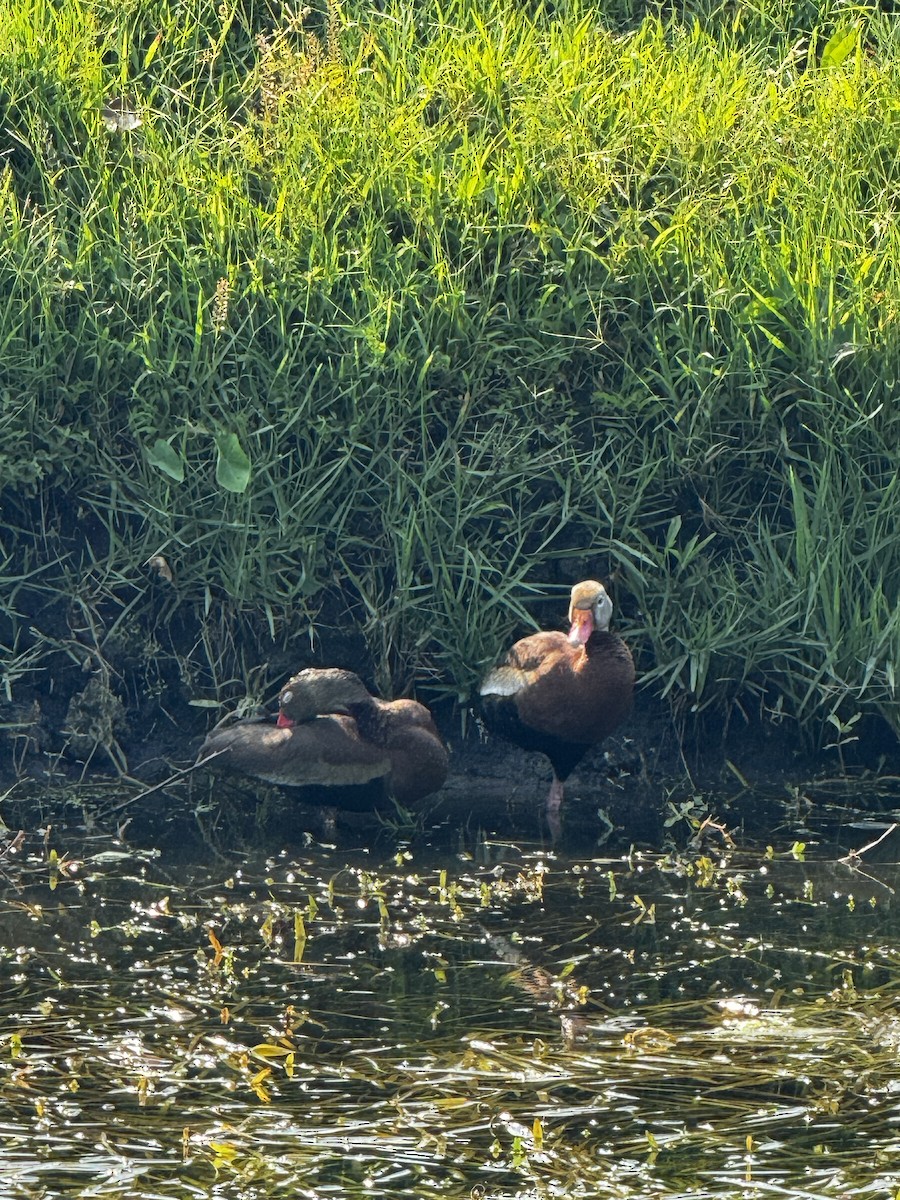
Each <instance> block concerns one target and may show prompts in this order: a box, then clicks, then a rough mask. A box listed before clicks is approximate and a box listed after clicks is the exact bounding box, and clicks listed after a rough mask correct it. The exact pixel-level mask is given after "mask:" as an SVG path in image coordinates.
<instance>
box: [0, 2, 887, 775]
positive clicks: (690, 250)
mask: <svg viewBox="0 0 900 1200" xmlns="http://www.w3.org/2000/svg"><path fill="white" fill-rule="evenodd" d="M880 7H881V6H879V5H876V4H871V5H864V4H863V5H853V6H848V5H845V4H842V3H838V2H829V0H824V2H821V3H813V2H812V0H809V2H805V3H804V2H796V3H794V2H790V0H761V2H760V3H759V4H756V5H744V4H739V5H733V4H730V3H729V4H723V5H721V6H717V5H715V4H704V3H686V4H685V5H683V6H677V7H672V8H669V7H667V6H666V7H657V6H654V7H653V8H652V9H645V8H644V7H642V6H641V5H639V4H637V3H628V2H627V0H626V2H622V3H616V2H614V0H611V2H609V3H604V4H586V3H580V2H579V0H572V2H569V0H562V2H561V3H558V4H553V5H542V4H534V5H528V4H522V3H519V2H518V0H449V2H448V3H444V4H442V3H439V2H437V0H431V2H428V3H417V4H410V3H406V2H404V0H385V3H383V4H379V5H377V6H376V5H369V4H365V3H361V2H358V0H352V2H348V3H343V4H342V3H337V2H335V3H332V4H330V5H329V6H328V7H327V8H323V7H320V6H313V7H312V8H311V9H307V8H303V9H300V8H297V9H291V8H290V7H288V6H284V5H278V4H275V3H272V4H271V5H269V6H267V5H265V4H262V3H253V2H251V0H247V2H246V3H240V2H239V0H234V2H232V0H225V3H222V4H220V3H213V2H212V0H197V2H196V3H194V4H191V5H187V6H186V5H184V4H182V3H172V2H169V0H134V2H133V3H128V4H124V5H122V4H116V5H113V4H111V3H109V2H108V0H64V2H63V3H60V4H48V3H45V2H44V0H3V2H2V3H0V13H2V22H0V68H2V69H0V74H2V79H3V84H2V88H0V111H2V116H3V120H2V129H3V135H2V151H3V160H2V161H3V163H4V167H3V172H2V175H0V305H2V313H3V319H2V354H0V465H2V482H3V491H2V505H3V530H2V533H0V554H2V559H0V561H2V564H3V572H2V573H3V580H2V585H0V609H2V612H0V627H2V635H0V641H2V643H3V653H2V664H0V669H2V681H3V684H4V688H5V693H6V699H7V701H8V702H9V701H24V700H28V701H30V700H31V699H32V698H33V696H34V695H36V694H37V695H42V696H46V695H48V694H49V691H50V689H49V686H48V683H47V681H48V680H49V679H51V678H52V679H53V680H54V681H55V684H56V693H55V695H56V698H57V702H62V701H61V700H60V697H62V700H65V701H67V700H68V699H69V698H71V697H72V694H73V693H74V692H75V691H76V690H77V689H78V688H81V687H82V686H83V679H84V676H83V675H82V674H81V671H82V669H83V668H85V667H87V668H88V669H90V670H93V671H94V672H95V674H96V673H99V674H100V676H101V679H102V681H103V682H104V683H106V684H107V685H108V691H109V692H110V693H111V694H114V695H119V696H120V698H121V700H123V701H124V702H125V704H126V707H133V706H137V705H140V704H153V705H155V706H156V707H157V708H159V707H163V708H168V709H169V710H171V709H172V707H173V705H174V704H175V703H176V700H180V701H181V702H183V701H184V700H185V699H187V698H189V699H191V700H193V701H195V702H197V701H199V702H201V703H202V702H205V703H209V704H214V703H216V702H221V701H224V700H233V699H235V698H236V697H237V696H241V695H243V694H244V693H247V694H248V695H252V694H258V693H259V692H260V691H263V690H265V688H266V687H267V686H269V684H270V682H271V681H270V680H268V679H267V677H266V674H265V663H266V661H267V660H269V659H270V658H276V657H278V655H280V656H281V660H280V662H279V668H280V666H281V665H282V662H283V663H284V664H285V665H287V664H289V666H290V667H291V668H293V669H296V668H297V667H298V666H300V665H302V664H303V662H304V661H308V660H309V658H310V657H312V656H313V655H314V654H315V652H317V650H318V648H319V646H320V645H321V641H320V639H322V638H323V636H326V632H327V630H328V629H329V628H335V627H336V628H338V629H343V628H347V627H350V626H355V627H357V628H359V629H361V630H362V632H363V634H364V637H365V640H366V644H367V650H368V655H369V661H370V663H371V670H372V673H373V674H374V676H375V678H376V679H377V681H378V682H379V683H380V685H381V686H382V687H383V688H384V689H385V691H387V692H390V691H399V690H402V689H405V688H408V687H409V686H410V684H411V681H412V680H413V679H414V678H415V679H416V681H417V684H418V686H419V687H420V688H424V689H425V693H426V695H427V696H430V697H431V698H432V699H435V698H440V697H445V698H463V697H465V696H466V695H467V694H468V692H469V689H470V687H471V684H472V681H473V680H474V679H475V678H476V677H477V675H478V673H479V672H480V671H481V669H482V667H483V665H484V664H485V662H487V661H488V660H490V659H491V658H492V656H493V655H494V653H495V651H496V649H497V647H498V645H500V644H501V642H503V641H505V640H506V639H508V637H509V636H510V634H511V633H512V632H513V627H514V626H518V628H519V629H520V630H521V627H522V625H523V624H525V623H527V621H528V620H529V619H530V618H531V617H533V616H535V615H537V616H538V617H539V618H540V619H541V620H543V621H544V622H548V623H550V624H554V623H555V622H556V621H557V620H558V617H559V609H560V608H561V606H562V604H563V601H562V599H561V597H563V596H564V594H565V587H564V586H556V585H563V584H565V583H568V582H571V580H572V579H573V578H577V577H581V576H583V575H585V574H587V573H596V574H598V575H601V576H603V577H606V576H609V575H611V576H612V577H613V578H614V580H615V582H616V585H617V594H616V600H617V605H618V609H619V627H620V628H621V629H623V631H624V632H625V633H626V636H627V637H628V639H629V641H630V643H631V644H632V645H633V647H634V648H635V650H636V652H639V653H640V657H641V662H642V674H643V677H644V679H645V681H648V682H650V683H654V684H655V685H656V687H657V688H658V690H659V691H660V692H661V693H662V694H664V695H665V696H667V697H669V698H670V699H671V700H672V701H673V702H674V703H675V704H676V705H677V706H678V708H679V709H680V710H681V711H683V712H688V711H694V710H697V709H702V708H704V707H707V706H710V707H712V706H714V707H716V708H718V709H722V708H723V707H727V706H730V705H732V704H737V705H739V706H741V707H742V708H743V709H744V710H745V711H749V710H750V709H751V708H752V709H755V710H757V711H759V710H767V711H769V712H770V713H771V714H773V715H775V716H776V717H778V718H782V717H787V718H796V719H798V720H800V721H801V722H802V723H803V724H804V727H805V728H807V729H809V730H810V731H811V732H812V734H813V736H815V737H818V736H820V735H822V734H823V733H825V732H828V733H830V735H831V740H835V738H836V739H837V741H838V742H839V743H840V742H841V741H842V740H849V738H850V737H852V736H855V733H854V729H855V723H856V721H857V720H858V718H859V716H860V714H863V713H867V714H871V713H875V714H878V715H880V716H881V717H882V718H884V719H885V720H886V721H887V723H888V724H889V725H890V726H891V727H892V728H893V729H894V730H898V729H900V708H898V704H897V696H896V682H897V681H896V672H897V669H898V664H900V596H898V589H900V540H898V538H897V536H896V530H897V528H898V526H900V482H898V471H897V467H898V455H900V450H898V447H900V415H898V410H897V405H896V399H895V393H896V389H897V382H898V365H900V337H898V314H900V280H898V263H900V229H898V219H897V209H898V203H900V201H898V195H900V158H898V155H897V145H898V142H900V24H898V22H897V20H896V18H895V17H894V16H893V15H891V14H889V13H882V12H881V11H880ZM548 593H549V594H550V595H551V597H552V596H558V597H560V599H559V600H558V601H556V602H555V603H554V606H553V607H552V608H548V607H542V608H541V609H539V610H535V609H534V606H533V605H532V604H531V601H532V600H533V599H534V598H536V597H545V596H546V595H547V594H548ZM260 664H261V666H260V670H259V672H257V673H256V674H254V670H253V668H254V667H256V666H258V665H260ZM287 673H289V671H287V670H285V671H283V672H282V674H283V675H284V674H287ZM64 680H68V681H69V682H67V683H66V682H64ZM79 680H80V681H81V682H79ZM76 699H77V697H76ZM63 707H64V706H63ZM101 716H102V720H101V721H100V726H99V732H98V731H97V728H95V727H94V726H90V727H89V729H88V733H87V734H85V733H84V729H83V726H79V731H80V736H88V737H89V738H90V737H93V744H94V745H95V747H100V749H101V750H102V751H105V753H106V756H107V757H110V758H112V759H113V761H114V762H116V761H117V740H116V739H117V734H116V726H115V719H116V717H117V714H116V713H113V714H112V715H111V714H110V713H109V712H105V713H104V714H101ZM118 719H122V718H121V716H119V718H118ZM5 720H6V722H7V724H12V725H13V726H14V727H16V728H17V729H18V731H19V732H21V731H22V730H23V729H24V730H25V731H26V732H27V731H28V729H30V728H31V726H29V724H28V722H29V721H32V717H30V716H28V715H27V714H26V715H24V716H23V715H22V713H21V712H14V711H10V712H7V713H6V716H5ZM72 722H74V717H73V718H72ZM104 722H105V723H104ZM71 728H73V730H74V724H72V725H71ZM91 730H93V732H91ZM73 735H74V734H73ZM29 736H32V735H31V734H29ZM33 736H35V737H37V734H34V735H33ZM101 756H102V755H101ZM117 765H118V764H117Z"/></svg>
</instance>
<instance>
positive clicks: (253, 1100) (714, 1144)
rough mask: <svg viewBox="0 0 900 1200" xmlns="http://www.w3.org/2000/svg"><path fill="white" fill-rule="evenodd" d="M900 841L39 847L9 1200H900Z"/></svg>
mask: <svg viewBox="0 0 900 1200" xmlns="http://www.w3.org/2000/svg"><path fill="white" fill-rule="evenodd" d="M870 840H871V837H870V835H869V834H868V833H866V832H864V831H863V830H860V836H859V838H858V840H857V843H856V844H858V845H860V846H862V845H864V844H865V843H866V842H868V841H870ZM735 843H737V844H735ZM897 845H900V839H898V841H897V842H896V843H894V844H893V850H892V848H891V847H892V843H891V840H890V839H886V842H885V844H884V845H882V846H880V847H879V856H880V858H881V859H882V861H880V862H879V863H878V865H877V866H876V865H872V864H871V863H869V862H868V861H864V860H862V859H860V860H854V859H850V860H847V861H845V862H839V861H837V857H838V856H837V855H836V853H835V852H834V851H832V850H828V849H826V848H825V847H824V845H823V846H820V847H819V848H812V849H811V848H810V847H809V846H807V849H806V850H805V851H804V850H803V849H801V848H800V846H799V844H798V841H797V837H796V832H795V831H793V832H792V833H791V835H790V837H788V838H786V839H782V844H780V845H778V846H775V847H774V848H768V849H767V848H766V847H765V846H764V845H762V846H753V845H750V844H746V843H745V844H740V839H739V838H735V839H733V840H732V842H731V843H729V841H728V840H727V839H724V838H720V839H718V840H716V839H713V843H712V844H705V845H698V846H695V847H694V848H693V849H692V850H691V851H690V852H689V853H683V854H681V855H676V854H670V855H666V856H663V855H659V854H655V855H654V854H649V853H636V852H635V853H632V854H625V855H610V856H609V857H604V858H587V859H570V858H565V857H563V856H559V855H553V854H548V853H547V852H546V851H545V850H544V849H543V848H541V847H536V846H530V845H527V844H516V843H512V842H506V843H502V844H499V843H497V844H485V843H482V844H480V845H479V846H478V847H477V855H476V857H478V858H480V860H481V862H476V861H475V857H473V855H472V854H471V853H470V854H451V853H448V852H447V850H446V849H443V848H434V847H429V846H428V845H425V844H422V845H417V846H414V847H413V848H412V849H406V850H402V851H399V852H397V851H396V850H392V851H388V850H387V849H386V848H382V849H379V850H378V851H374V852H368V853H366V852H364V851H361V850H360V851H352V852H351V851H347V850H337V849H335V848H333V847H327V846H323V845H313V846H310V847H309V848H308V849H307V850H306V851H305V852H304V853H303V854H302V855H300V854H296V853H293V852H292V853H287V852H285V853H282V854H279V855H277V856H274V857H269V858H260V859H258V860H249V861H246V862H242V863H241V864H240V866H239V867H236V866H229V865H227V864H222V863H221V862H217V863H214V864H212V865H210V864H209V863H206V864H201V863H196V864H193V865H186V864H176V863H174V862H172V861H168V860H167V858H166V856H162V855H159V854H156V853H155V852H153V851H150V850H143V851H142V850H140V849H135V848H132V847H126V846H124V845H122V844H120V843H118V842H116V840H115V839H114V838H112V837H106V836H104V835H101V834H94V835H91V836H89V835H87V834H85V833H84V831H83V830H81V831H79V830H76V829H69V830H60V831H52V830H51V832H50V834H49V835H48V836H47V837H46V838H42V837H41V836H39V835H34V836H33V837H26V838H25V839H24V841H23V844H22V846H21V847H20V849H19V851H18V853H17V854H15V855H7V856H6V857H5V858H4V859H2V863H3V868H4V871H5V877H4V883H3V894H2V903H0V968H2V971H3V977H4V987H3V989H2V992H0V1011H2V1029H3V1031H4V1033H3V1037H2V1042H0V1046H2V1059H0V1087H2V1096H3V1115H2V1118H0V1121H2V1125H0V1130H2V1142H0V1174H2V1178H3V1180H4V1182H5V1189H4V1194H6V1195H10V1196H13V1197H18V1196H22V1197H25V1196H33V1195H35V1194H40V1193H41V1191H42V1190H43V1191H44V1192H45V1193H46V1194H52V1195H53V1196H59V1197H69V1196H72V1197H74V1196H79V1197H80V1196H98V1197H99V1196H103V1197H129V1198H130V1197H134V1198H135V1200H136V1198H137V1197H141V1200H150V1198H151V1197H156V1196H160V1197H179V1198H181V1197H185V1196H198V1197H207V1196H209V1197H213V1196H215V1197H225V1198H231V1197H234V1198H235V1200H237V1198H239V1197H240V1198H245V1197H264V1196H265V1197H268V1196H274V1195H275V1194H276V1193H281V1192H283V1191H284V1190H285V1189H289V1190H290V1193H291V1194H293V1195H297V1196H301V1197H317V1196H321V1197H325V1196H348V1195H349V1196H364V1195H373V1196H396V1197H407V1196H408V1197H432V1196H434V1197H437V1196H454V1197H458V1196H464V1195H468V1194H472V1195H475V1196H477V1195H482V1194H483V1195H484V1196H486V1197H507V1196H508V1197H514V1196H580V1195H583V1196H609V1197H634V1198H637V1197H648V1196H652V1197H672V1198H680V1197H688V1196H690V1197H698V1196H701V1197H733V1196H735V1195H741V1196H761V1197H762V1196H766V1197H769V1196H791V1197H800V1196H816V1197H831V1196H833V1197H839V1196H842V1195H845V1194H847V1193H852V1194H854V1195H856V1194H863V1195H864V1194H872V1195H877V1196H893V1195H894V1193H895V1192H896V1191H897V1189H898V1188H900V1168H897V1166H896V1161H897V1159H896V1155H897V1149H898V1147H897V1144H896V1143H897V1136H896V1129H897V1120H898V1111H900V1110H898V1103H897V1093H898V1089H900V1070H898V1068H897V1050H898V1046H900V1018H898V1017H897V1015H896V1008H897V1000H898V983H897V980H898V956H900V935H898V933H897V930H896V921H895V919H894V905H895V903H896V900H895V891H894V889H895V888H896V887H897V886H898V868H897V866H896V864H895V863H893V862H890V861H885V860H886V859H889V858H891V857H894V856H895V854H894V852H895V851H896V848H897ZM804 854H805V855H806V858H805V859H804Z"/></svg>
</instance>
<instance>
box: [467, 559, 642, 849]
mask: <svg viewBox="0 0 900 1200" xmlns="http://www.w3.org/2000/svg"><path fill="white" fill-rule="evenodd" d="M612 611H613V606H612V601H611V600H610V598H609V596H608V595H607V592H606V588H605V587H604V586H603V584H602V583H598V582H597V581H596V580H594V579H587V580H585V581H584V582H582V583H576V584H575V586H574V587H573V588H572V599H571V603H570V604H569V621H570V622H571V628H570V629H569V633H568V636H567V635H566V634H564V633H559V632H553V633H535V634H532V635H531V636H530V637H525V638H522V639H521V641H518V642H516V644H515V645H514V646H513V648H512V649H511V650H510V652H509V654H508V655H507V656H506V661H505V662H504V663H502V664H501V665H500V666H499V667H494V669H493V670H492V671H490V672H489V673H488V675H487V676H486V678H485V679H484V681H483V682H482V684H481V687H480V689H479V691H480V694H481V696H482V701H483V712H484V718H485V723H486V724H487V726H488V728H489V729H491V730H493V731H495V732H496V733H499V734H501V735H502V736H503V737H505V738H508V739H509V741H511V742H515V744H516V745H517V746H521V747H522V748H523V749H525V750H538V751H540V752H541V753H542V754H546V756H547V757H548V758H549V759H550V764H551V766H552V767H553V782H552V783H551V785H550V794H549V796H548V797H547V810H546V811H547V824H548V825H549V827H550V833H551V836H552V837H553V840H554V841H556V840H557V839H558V837H559V833H560V827H561V826H560V808H561V806H562V800H563V784H564V782H565V780H566V778H567V777H568V776H569V775H570V774H571V772H572V771H573V770H574V769H575V767H576V766H577V765H578V763H579V762H580V761H581V759H582V758H583V757H584V756H585V754H587V752H588V750H589V749H590V747H591V746H593V745H596V744H597V742H602V741H603V739H604V738H605V737H608V736H609V734H611V733H612V732H613V730H614V729H616V728H617V726H619V725H620V724H621V723H622V721H624V719H625V718H626V717H627V716H628V713H629V711H630V709H631V700H632V692H633V690H634V663H633V661H632V658H631V652H630V651H629V649H628V647H627V646H626V645H625V643H624V642H623V641H622V639H621V638H620V637H618V636H617V635H616V634H614V633H610V632H609V621H610V617H611V616H612Z"/></svg>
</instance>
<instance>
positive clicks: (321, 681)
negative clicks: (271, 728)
mask: <svg viewBox="0 0 900 1200" xmlns="http://www.w3.org/2000/svg"><path fill="white" fill-rule="evenodd" d="M371 699H372V697H371V696H370V695H369V693H368V692H367V691H366V688H365V685H364V684H363V681H362V680H361V679H360V677H359V676H358V675H354V674H353V672H352V671H341V670H338V669H337V668H332V667H329V668H326V669H323V670H319V669H317V668H309V669H308V670H306V671H301V672H300V674H299V675H294V676H293V677H292V678H290V679H289V680H288V681H287V683H286V684H285V685H284V687H283V688H282V690H281V694H280V695H279V697H278V720H277V722H276V724H278V725H280V726H282V727H284V726H290V725H296V724H297V722H298V721H311V720H312V719H313V717H318V716H322V715H324V714H325V713H344V714H347V713H349V712H350V706H351V705H352V704H360V703H364V702H366V701H368V700H371Z"/></svg>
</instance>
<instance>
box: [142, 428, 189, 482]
mask: <svg viewBox="0 0 900 1200" xmlns="http://www.w3.org/2000/svg"><path fill="white" fill-rule="evenodd" d="M144 453H145V454H146V455H147V462H149V463H150V465H151V467H156V469H157V471H162V473H163V475H168V476H169V478H170V479H174V480H175V482H176V483H181V482H183V480H184V460H183V459H182V457H181V455H180V454H179V453H178V451H177V450H173V449H172V447H171V446H170V445H169V443H168V442H166V441H164V440H163V439H162V438H157V439H156V441H155V442H154V443H153V445H152V446H145V447H144Z"/></svg>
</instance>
